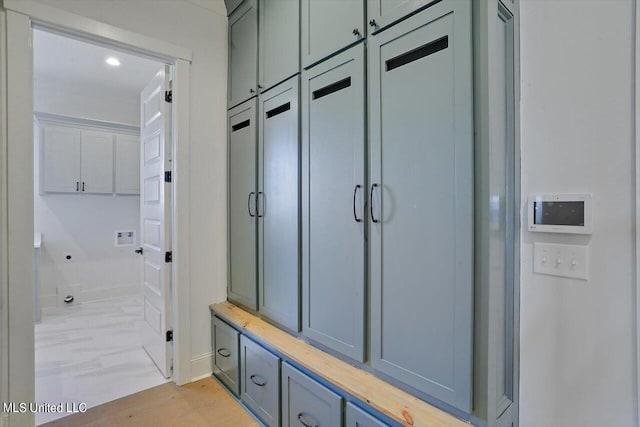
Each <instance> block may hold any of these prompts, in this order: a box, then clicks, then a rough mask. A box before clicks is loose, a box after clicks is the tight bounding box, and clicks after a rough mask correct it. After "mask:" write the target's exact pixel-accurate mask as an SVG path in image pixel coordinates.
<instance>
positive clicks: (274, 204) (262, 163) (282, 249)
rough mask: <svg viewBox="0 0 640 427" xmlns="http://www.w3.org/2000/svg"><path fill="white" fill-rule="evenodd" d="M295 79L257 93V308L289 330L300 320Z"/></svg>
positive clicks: (296, 328)
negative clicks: (258, 302)
mask: <svg viewBox="0 0 640 427" xmlns="http://www.w3.org/2000/svg"><path fill="white" fill-rule="evenodd" d="M299 80H300V78H299V76H295V77H292V78H290V79H289V80H287V81H285V82H284V83H281V84H280V85H278V86H276V87H274V88H273V89H271V90H269V91H268V92H266V93H264V94H261V95H260V97H259V98H258V104H259V107H258V109H259V116H258V117H259V131H258V146H259V150H258V153H259V154H258V158H259V159H258V177H259V178H258V208H257V212H258V213H257V217H258V230H259V239H258V249H259V250H258V256H259V260H258V283H259V292H260V293H259V300H260V304H259V309H260V311H261V312H262V313H263V314H264V315H266V316H267V317H269V318H270V319H271V320H273V321H275V322H277V323H279V324H281V325H283V326H285V327H287V328H289V329H290V330H293V331H298V330H299V324H300V314H299V313H300V310H299V308H300V301H299V299H300V296H299V295H300V293H299V292H300V291H299V288H300V266H299V260H300V255H299V248H300V230H299V218H300V194H299V193H300V184H299V179H300V171H299V164H300V161H299V158H300V137H299V127H300V125H299V114H298V105H299V102H298V94H299Z"/></svg>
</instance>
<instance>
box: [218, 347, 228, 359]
mask: <svg viewBox="0 0 640 427" xmlns="http://www.w3.org/2000/svg"><path fill="white" fill-rule="evenodd" d="M218 354H219V355H220V356H222V357H229V356H231V352H230V351H229V350H227V349H226V348H224V347H223V348H219V349H218Z"/></svg>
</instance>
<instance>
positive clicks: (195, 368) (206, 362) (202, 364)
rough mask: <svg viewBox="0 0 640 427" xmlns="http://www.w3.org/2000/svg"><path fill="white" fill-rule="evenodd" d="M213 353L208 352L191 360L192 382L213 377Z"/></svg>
mask: <svg viewBox="0 0 640 427" xmlns="http://www.w3.org/2000/svg"><path fill="white" fill-rule="evenodd" d="M211 357H212V353H211V352H208V353H205V354H201V355H199V356H196V357H194V358H193V359H191V381H192V382H193V381H198V380H201V379H203V378H207V377H210V376H211V373H212V372H213V364H212V361H211Z"/></svg>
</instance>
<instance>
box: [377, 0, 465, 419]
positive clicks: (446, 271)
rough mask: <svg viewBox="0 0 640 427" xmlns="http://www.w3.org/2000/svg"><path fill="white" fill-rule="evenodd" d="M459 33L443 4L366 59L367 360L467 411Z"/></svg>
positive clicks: (460, 17)
mask: <svg viewBox="0 0 640 427" xmlns="http://www.w3.org/2000/svg"><path fill="white" fill-rule="evenodd" d="M470 28H471V10H470V2H461V1H443V2H442V3H439V4H438V5H436V6H434V7H432V8H429V9H427V10H425V11H423V12H421V13H419V14H417V15H414V16H413V17H411V18H409V19H408V20H406V21H403V22H402V23H400V24H398V25H397V26H394V27H392V28H390V29H388V30H386V31H384V32H382V33H380V34H379V35H378V36H376V37H373V38H372V40H373V43H372V46H371V56H370V61H371V62H370V64H369V71H370V73H371V74H370V97H371V104H370V111H371V120H370V126H371V128H370V138H371V139H370V141H371V149H370V153H371V163H370V172H371V185H372V186H373V188H372V193H373V199H372V200H371V203H372V204H373V206H372V213H373V217H372V220H373V221H374V222H373V223H372V227H371V232H370V242H371V261H370V265H371V304H372V307H371V322H372V324H371V346H372V365H373V367H374V368H375V369H376V370H378V371H379V372H382V373H384V374H387V375H390V376H393V377H395V378H396V379H398V380H400V381H402V382H404V383H405V384H407V385H409V386H412V387H414V388H416V389H418V390H420V391H422V392H424V393H426V394H429V395H431V396H433V397H435V398H438V399H440V400H442V401H444V402H446V403H448V404H450V405H452V406H454V407H456V408H458V409H461V410H463V411H466V412H469V411H470V410H471V366H472V308H473V130H472V85H471V82H472V69H471V44H470V42H471V37H470ZM412 337H419V338H418V339H415V338H412Z"/></svg>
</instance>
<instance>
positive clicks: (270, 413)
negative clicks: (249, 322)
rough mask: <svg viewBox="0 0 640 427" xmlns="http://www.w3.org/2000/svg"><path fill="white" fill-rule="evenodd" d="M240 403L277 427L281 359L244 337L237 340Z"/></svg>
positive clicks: (268, 424)
mask: <svg viewBox="0 0 640 427" xmlns="http://www.w3.org/2000/svg"><path fill="white" fill-rule="evenodd" d="M240 342H241V356H240V359H241V360H242V396H241V397H242V400H243V401H244V402H245V403H246V404H247V406H248V407H250V408H251V409H252V410H253V411H254V412H255V413H256V415H258V417H259V418H260V419H261V420H262V421H263V422H264V423H265V424H266V425H267V426H269V427H278V426H279V425H280V359H279V358H278V357H277V356H276V355H274V354H272V353H271V352H269V351H267V350H266V349H264V348H263V347H262V346H260V345H259V344H256V343H255V342H253V341H251V340H250V339H249V338H247V337H246V336H244V335H242V336H241V337H240Z"/></svg>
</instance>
